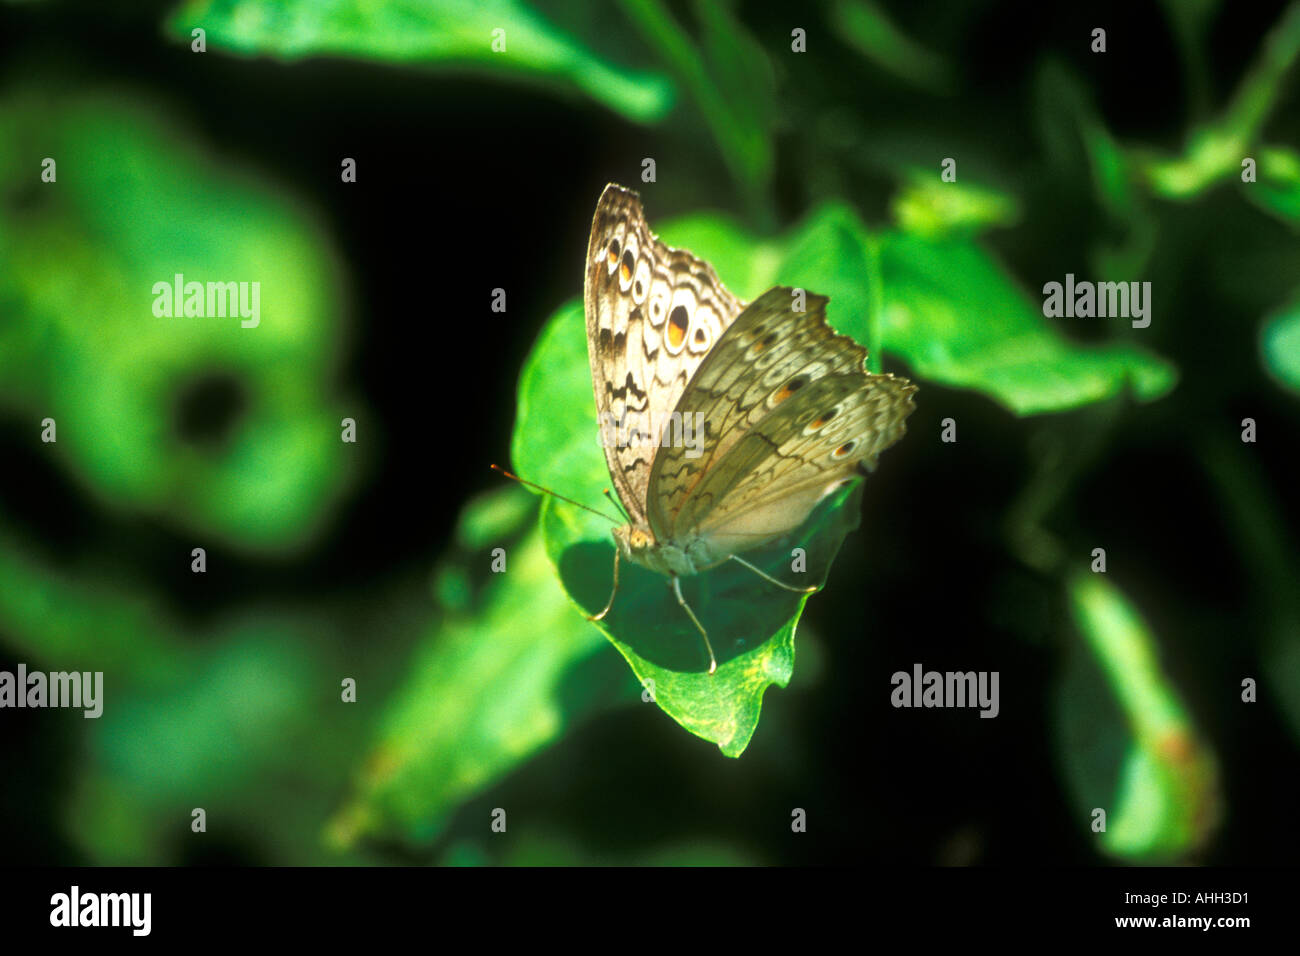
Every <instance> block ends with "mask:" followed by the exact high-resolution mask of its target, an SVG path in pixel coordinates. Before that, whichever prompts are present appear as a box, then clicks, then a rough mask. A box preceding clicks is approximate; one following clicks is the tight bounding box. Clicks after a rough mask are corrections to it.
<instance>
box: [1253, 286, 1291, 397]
mask: <svg viewBox="0 0 1300 956" xmlns="http://www.w3.org/2000/svg"><path fill="white" fill-rule="evenodd" d="M1259 347H1260V352H1261V353H1262V355H1263V360H1264V367H1265V368H1266V369H1268V371H1269V373H1270V374H1272V376H1273V377H1274V378H1276V379H1277V380H1278V382H1279V383H1281V384H1282V385H1284V386H1285V387H1287V388H1289V389H1291V391H1293V392H1295V393H1297V394H1300V299H1297V300H1296V301H1294V302H1292V303H1291V304H1290V305H1288V306H1287V307H1286V308H1284V309H1283V310H1282V311H1280V312H1279V313H1278V314H1276V315H1274V316H1272V317H1270V318H1269V319H1267V320H1266V321H1265V322H1264V325H1263V327H1262V328H1261V329H1260V336H1259Z"/></svg>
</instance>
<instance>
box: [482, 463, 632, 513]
mask: <svg viewBox="0 0 1300 956" xmlns="http://www.w3.org/2000/svg"><path fill="white" fill-rule="evenodd" d="M492 470H493V471H499V472H501V474H503V475H505V476H506V477H507V478H509V479H510V480H511V481H517V482H519V483H520V484H521V485H527V486H528V487H529V488H536V489H537V490H538V491H540V492H542V493H543V494H548V495H550V496H551V497H552V498H559V499H560V500H561V501H567V502H568V503H569V504H571V505H573V506H574V507H575V508H581V509H582V510H583V511H590V512H591V513H592V514H594V515H600V516H601V517H602V518H604V519H605V520H606V521H612V522H614V524H622V523H623V522H621V521H619V520H618V519H617V518H611V517H610V516H609V515H607V514H605V512H603V511H597V510H596V509H595V508H590V507H588V506H587V505H584V504H583V503H582V502H581V501H574V500H573V499H572V498H566V497H564V495H562V494H560V493H559V492H558V491H552V490H551V489H550V488H545V487H543V486H542V485H539V484H537V482H535V481H529V480H528V479H527V478H520V477H519V476H518V475H515V474H511V473H510V472H508V471H506V470H505V469H504V468H502V467H501V466H500V465H493V466H492Z"/></svg>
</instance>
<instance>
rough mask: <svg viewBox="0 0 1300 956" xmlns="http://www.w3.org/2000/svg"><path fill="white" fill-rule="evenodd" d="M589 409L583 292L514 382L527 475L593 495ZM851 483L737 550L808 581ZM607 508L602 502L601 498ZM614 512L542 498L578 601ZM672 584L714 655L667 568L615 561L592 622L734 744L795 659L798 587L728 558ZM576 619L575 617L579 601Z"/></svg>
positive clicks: (553, 542)
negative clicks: (764, 539) (766, 541)
mask: <svg viewBox="0 0 1300 956" xmlns="http://www.w3.org/2000/svg"><path fill="white" fill-rule="evenodd" d="M595 422H596V409H595V398H594V396H593V393H592V387H591V377H590V373H589V371H588V365H587V343H586V326H585V323H584V321H583V314H582V308H581V305H580V304H579V303H577V302H572V303H569V304H568V305H566V306H565V307H563V308H562V309H561V310H560V311H559V312H558V313H556V315H555V316H554V317H553V318H552V319H551V321H550V322H549V323H548V324H547V326H546V328H545V329H544V330H543V332H542V334H541V336H540V338H539V340H538V342H537V345H536V346H535V347H534V349H533V351H532V353H531V355H530V356H529V358H528V360H527V363H526V365H525V367H524V373H523V375H522V377H521V380H520V385H519V417H518V421H517V422H516V426H515V435H514V445H513V457H514V463H515V466H516V468H517V469H518V470H519V472H520V473H521V474H522V475H523V476H525V477H527V478H528V479H529V480H531V481H535V482H538V483H539V484H542V485H546V486H547V487H550V488H552V489H554V490H556V491H558V492H559V493H560V494H564V495H566V496H569V497H573V498H575V499H577V500H579V501H581V502H586V503H589V504H590V505H591V506H593V507H599V506H600V505H601V504H602V501H601V498H600V490H601V489H603V488H606V487H608V486H609V472H608V471H607V469H606V466H605V459H604V455H603V454H602V452H601V448H600V445H599V441H598V433H597V429H596V427H595ZM857 493H858V488H857V487H856V486H855V487H851V488H845V489H843V490H842V491H841V492H839V493H838V494H836V495H834V496H832V497H831V498H829V499H827V500H826V501H824V502H822V504H821V505H820V506H819V507H818V508H817V509H816V510H815V511H814V513H813V515H812V516H811V517H810V519H809V521H808V522H807V523H806V524H805V525H804V527H803V528H801V529H799V530H797V531H795V532H794V533H792V534H790V535H788V536H786V537H785V538H783V539H780V540H778V541H776V542H773V543H772V545H771V546H770V547H765V548H762V549H760V550H758V551H756V552H754V553H753V554H749V555H746V560H749V561H750V562H751V563H753V564H754V565H756V566H757V567H760V568H762V569H763V570H764V571H765V572H766V573H767V574H770V575H772V576H773V577H775V578H777V579H778V580H784V581H787V582H790V583H796V584H799V585H800V586H812V585H814V584H821V583H823V582H824V581H825V576H826V572H827V571H828V570H829V568H830V564H831V562H832V560H833V559H834V557H835V554H836V552H837V551H838V550H839V546H840V543H841V542H842V540H843V538H844V535H845V534H846V533H847V532H848V531H850V530H852V528H853V527H856V525H857V512H858V502H857ZM606 510H610V509H609V508H608V507H606ZM610 528H611V522H604V521H601V520H600V519H599V518H598V517H597V516H595V515H592V514H590V513H588V512H585V511H582V510H580V509H578V508H575V507H573V506H571V505H569V504H566V503H565V502H562V501H557V500H547V501H546V502H545V503H544V504H543V506H542V529H543V532H544V534H545V538H546V549H547V553H548V554H549V555H550V557H551V560H552V562H553V563H554V565H555V567H556V569H557V570H558V571H559V574H560V578H561V580H562V581H563V583H564V586H565V589H566V590H567V591H568V593H569V594H570V595H571V596H572V597H573V600H574V601H575V602H576V604H577V605H578V607H579V608H581V609H582V611H583V612H585V613H589V614H590V613H594V612H596V611H598V610H600V609H601V608H602V607H603V606H604V604H605V602H606V600H607V599H608V597H609V593H610V588H611V585H612V569H613V560H614V544H613V539H612V538H611V536H610ZM795 547H802V548H804V549H805V551H806V556H807V570H806V572H804V573H799V574H796V573H794V572H792V571H791V551H792V550H793V548H795ZM682 591H683V594H684V596H685V598H686V600H687V601H688V602H689V603H690V604H691V606H692V608H693V609H694V610H695V612H696V614H697V615H698V616H699V617H700V620H701V621H702V623H703V624H704V626H705V627H706V628H707V629H708V630H709V634H710V640H711V642H712V644H713V648H714V651H715V653H716V654H717V658H718V671H717V673H716V674H713V675H712V676H710V675H709V674H708V673H706V670H707V665H708V656H707V653H706V652H705V650H704V647H703V644H702V641H701V639H700V635H699V633H698V632H697V631H696V630H695V627H694V625H693V624H692V623H691V621H690V619H689V618H688V617H687V615H686V613H685V611H683V610H682V608H681V607H680V606H678V604H677V602H676V599H675V598H674V597H673V595H672V592H671V590H670V589H669V582H668V579H667V578H665V577H663V576H661V575H658V574H655V573H654V572H651V571H648V570H646V569H643V568H640V567H638V566H636V565H631V564H630V563H629V562H623V564H622V567H621V569H620V581H619V591H618V595H617V598H616V599H615V601H614V607H613V610H612V611H611V612H610V614H609V615H608V616H607V617H606V618H605V619H604V620H603V621H602V622H600V627H601V630H602V631H604V633H605V634H606V635H607V636H608V637H609V639H610V640H611V641H612V642H613V643H614V646H615V647H617V648H618V650H619V652H620V653H621V654H622V655H623V657H624V658H625V659H626V660H627V662H628V664H629V665H630V666H631V667H632V670H633V672H634V673H635V674H636V676H637V678H638V679H639V680H641V681H642V682H643V686H646V687H649V686H650V685H646V684H645V683H644V682H645V681H647V680H652V681H654V684H653V696H654V698H655V700H656V702H657V703H658V704H659V706H660V707H661V708H662V709H663V710H664V712H665V713H667V714H668V715H669V716H671V717H672V718H673V719H674V720H676V721H677V722H678V723H679V724H681V725H682V726H683V727H685V728H686V729H687V730H689V731H691V732H692V733H694V734H696V735H697V736H700V737H703V738H704V739H706V740H709V741H712V742H714V743H716V744H717V745H718V746H719V748H720V749H721V750H722V752H723V753H724V754H727V755H728V756H739V755H740V754H741V753H742V752H743V751H744V749H745V747H746V746H747V745H748V743H749V740H750V738H751V737H752V736H753V733H754V729H755V728H756V726H757V724H758V717H759V711H760V708H761V704H762V697H763V692H764V690H765V689H766V688H767V687H768V685H770V684H773V683H775V684H777V685H778V686H781V687H784V686H785V685H786V684H787V683H788V682H789V680H790V675H791V673H792V670H793V666H794V630H795V625H796V624H797V622H798V619H799V615H800V613H801V612H802V610H803V605H804V602H805V601H806V600H807V598H808V595H806V594H795V593H792V592H789V591H785V590H783V589H781V588H778V587H776V586H775V585H772V584H770V583H767V582H764V581H763V580H762V579H761V578H759V577H758V576H757V575H755V574H754V573H753V572H752V571H750V570H748V569H746V568H743V567H740V566H739V565H724V566H723V567H720V568H716V569H714V570H712V571H709V572H706V573H705V574H702V575H694V576H691V577H689V578H686V579H683V581H682ZM571 613H572V616H573V618H574V619H575V620H581V618H580V617H579V615H578V612H577V611H576V610H574V611H572V612H571Z"/></svg>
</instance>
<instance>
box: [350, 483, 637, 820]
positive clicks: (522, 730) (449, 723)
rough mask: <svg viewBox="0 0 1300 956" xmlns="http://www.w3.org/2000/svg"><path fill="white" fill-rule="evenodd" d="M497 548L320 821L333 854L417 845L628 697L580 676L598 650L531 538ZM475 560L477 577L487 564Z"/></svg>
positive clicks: (536, 537) (625, 691) (432, 634)
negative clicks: (473, 599) (367, 840)
mask: <svg viewBox="0 0 1300 956" xmlns="http://www.w3.org/2000/svg"><path fill="white" fill-rule="evenodd" d="M510 492H511V494H509V495H505V496H504V497H507V498H508V497H513V496H514V495H515V494H517V492H516V489H510ZM494 497H497V498H498V500H499V499H500V498H501V497H502V496H494ZM500 543H501V544H502V545H504V546H505V550H506V570H505V571H504V572H502V573H499V574H488V575H487V577H488V582H487V584H486V585H485V586H484V588H483V593H482V598H481V602H480V604H479V606H477V607H476V608H471V609H468V610H465V611H456V612H453V613H451V614H449V615H448V616H447V617H446V618H445V619H444V620H443V621H442V622H441V623H439V624H437V625H435V626H432V627H430V629H429V631H428V633H427V634H426V635H425V637H424V639H423V640H422V641H421V643H420V645H419V647H418V648H417V652H416V656H415V659H414V660H413V661H412V663H411V665H410V667H409V669H408V676H407V679H406V681H405V683H404V684H403V685H402V686H401V687H400V688H399V689H398V690H397V691H396V692H395V694H394V695H393V696H392V698H391V699H390V700H389V701H388V703H387V705H386V707H385V715H384V718H383V722H382V726H381V728H380V731H379V739H378V742H377V743H376V745H375V747H374V749H373V751H372V753H371V755H370V757H369V759H368V760H367V762H366V765H365V767H364V769H363V771H362V772H361V773H360V775H359V779H358V780H357V784H356V788H355V794H354V796H353V797H352V798H351V799H350V800H349V802H348V803H347V805H346V806H344V807H343V808H342V810H340V811H339V812H338V813H337V814H336V816H335V818H334V820H333V822H332V823H331V824H330V827H329V837H330V841H331V842H332V843H333V844H334V845H336V846H350V845H352V844H353V842H354V841H356V840H357V839H358V838H360V837H381V838H397V839H401V840H403V841H407V842H410V843H414V844H418V845H427V844H429V843H431V842H433V841H434V840H436V839H437V837H438V836H439V835H440V834H441V833H442V831H443V829H444V827H445V826H446V823H447V821H448V818H449V817H450V816H451V814H452V813H453V812H455V810H456V808H457V807H459V806H460V805H461V804H462V803H464V802H465V801H466V800H469V799H471V798H472V797H474V796H475V795H477V794H479V793H481V792H482V791H484V790H485V789H486V788H487V787H489V786H491V785H492V784H494V783H496V782H497V781H498V780H499V779H500V778H501V777H502V776H504V775H505V774H506V773H507V772H509V771H510V770H512V769H514V768H515V767H517V766H518V765H519V764H520V763H522V762H523V761H525V760H527V759H528V758H529V757H531V756H532V755H533V754H535V753H536V752H537V751H538V750H540V749H541V748H543V747H544V746H546V745H547V744H549V743H551V742H552V741H554V740H555V739H556V738H557V737H559V736H560V734H561V733H562V732H563V731H564V730H565V729H566V728H567V727H569V726H570V725H572V724H573V723H574V722H575V721H576V720H578V719H580V718H581V717H583V716H585V715H587V714H589V713H591V712H592V711H593V710H594V709H595V708H597V707H599V706H602V705H604V704H607V703H609V702H611V701H613V700H616V699H631V698H632V696H633V691H634V687H633V686H631V682H630V681H627V683H626V684H623V685H620V684H618V683H617V681H611V680H610V678H609V676H608V675H607V674H606V673H605V672H604V671H602V670H600V669H599V668H598V669H597V670H594V671H593V670H591V668H590V665H589V664H588V662H589V660H590V659H591V658H592V656H593V655H594V654H596V653H597V652H598V651H599V650H601V649H602V648H603V647H604V641H603V640H602V639H601V636H600V632H599V631H597V630H596V629H595V628H594V627H592V626H591V625H590V624H588V623H587V622H586V621H585V620H583V619H582V616H581V615H579V614H577V613H576V612H575V611H574V609H573V605H572V604H571V603H570V602H569V600H568V598H567V597H566V596H565V594H564V591H563V590H562V589H561V588H560V587H559V585H558V584H557V583H556V581H555V576H554V571H553V569H552V567H551V565H550V563H549V562H548V561H547V558H546V551H545V549H544V548H543V546H542V541H541V534H540V533H539V532H538V531H536V530H535V529H534V530H532V531H529V532H527V533H526V534H525V535H524V536H523V537H521V538H515V539H510V540H505V539H502V541H501V542H500ZM479 559H481V560H482V563H483V567H484V569H486V568H487V567H488V564H489V562H490V561H491V560H492V559H491V557H490V556H487V555H481V556H479ZM596 663H597V664H598V663H599V662H596Z"/></svg>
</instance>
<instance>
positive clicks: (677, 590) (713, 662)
mask: <svg viewBox="0 0 1300 956" xmlns="http://www.w3.org/2000/svg"><path fill="white" fill-rule="evenodd" d="M673 594H675V595H677V603H678V604H680V605H681V606H682V610H683V611H685V612H686V613H687V615H688V616H689V617H690V619H691V622H692V623H693V624H694V625H695V626H696V627H697V628H699V631H700V636H701V637H702V638H704V649H705V650H706V651H708V652H709V673H710V674H712V673H713V672H714V671H716V670H717V669H718V659H717V658H716V657H714V656H713V645H712V644H710V643H709V632H708V631H706V630H705V629H704V625H703V624H701V623H700V619H699V618H698V617H696V616H695V612H694V611H692V610H691V606H690V605H689V604H687V603H686V598H684V597H682V586H681V583H680V582H679V580H678V578H677V575H675V574H674V575H673Z"/></svg>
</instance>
